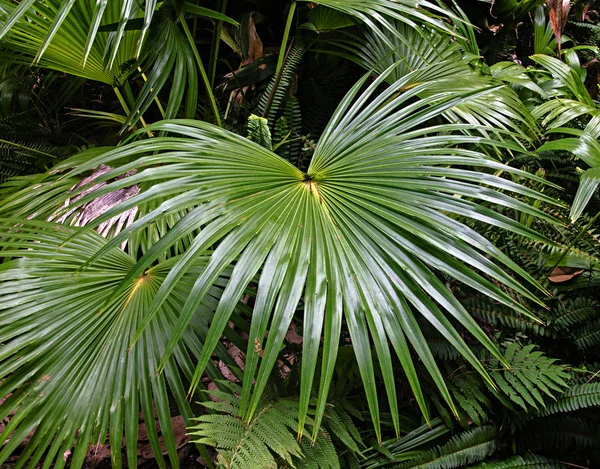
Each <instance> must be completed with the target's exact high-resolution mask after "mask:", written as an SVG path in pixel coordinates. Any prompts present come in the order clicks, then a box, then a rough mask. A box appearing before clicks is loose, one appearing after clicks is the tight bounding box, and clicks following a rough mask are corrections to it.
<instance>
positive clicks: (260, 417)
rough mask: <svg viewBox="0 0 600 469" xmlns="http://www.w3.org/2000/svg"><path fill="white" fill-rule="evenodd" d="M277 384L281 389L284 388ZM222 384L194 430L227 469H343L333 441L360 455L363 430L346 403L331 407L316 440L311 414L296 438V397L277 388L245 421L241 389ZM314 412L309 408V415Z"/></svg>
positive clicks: (192, 431)
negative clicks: (344, 406)
mask: <svg viewBox="0 0 600 469" xmlns="http://www.w3.org/2000/svg"><path fill="white" fill-rule="evenodd" d="M278 384H279V385H280V386H277V388H278V389H282V388H283V387H284V386H285V384H282V383H278ZM222 387H223V390H213V391H209V392H210V395H211V396H212V398H213V399H215V400H211V401H207V402H203V403H202V405H203V406H204V407H205V408H206V409H208V410H209V411H210V412H211V413H208V414H205V415H202V416H200V417H198V418H197V419H195V420H196V421H197V422H198V423H197V424H196V425H195V426H192V427H191V428H190V435H192V437H193V440H194V441H195V442H196V443H202V444H205V445H208V446H212V447H214V448H215V449H216V450H217V451H218V457H217V462H218V463H219V464H220V465H221V466H223V467H225V468H227V469H236V468H239V469H252V468H257V469H258V468H260V469H263V468H277V467H296V468H306V469H339V468H340V464H339V460H340V458H339V456H338V454H337V452H336V447H335V444H334V439H335V440H338V441H339V442H341V445H342V447H344V449H345V450H346V452H347V454H348V455H353V454H357V455H360V449H359V447H358V444H359V443H360V444H362V442H361V438H360V434H359V433H358V429H357V428H356V427H355V426H354V424H353V422H352V420H351V419H350V417H349V416H348V414H347V413H346V412H345V411H344V410H343V409H342V408H341V407H342V406H329V408H328V409H327V412H326V413H325V417H324V420H323V428H321V429H320V430H319V432H318V436H317V438H316V439H315V441H312V440H311V439H310V438H309V437H308V436H307V435H310V434H312V426H313V420H312V419H311V418H310V416H309V417H307V421H306V426H307V427H308V428H307V429H306V431H305V432H304V435H303V437H302V438H301V439H300V440H299V441H297V440H296V436H297V431H298V425H299V424H298V399H297V397H285V398H284V397H278V396H277V393H276V392H275V390H273V391H272V393H271V395H269V393H266V396H265V397H264V398H263V401H262V405H261V407H260V409H259V410H258V411H257V413H256V415H255V417H254V418H253V419H252V420H251V421H250V422H246V421H244V420H242V419H241V418H240V417H239V416H238V411H239V397H238V396H239V395H240V394H241V388H240V387H239V386H238V385H237V384H234V383H230V382H225V383H223V384H222ZM312 411H313V409H312V407H311V408H309V414H311V413H312ZM348 450H349V451H348Z"/></svg>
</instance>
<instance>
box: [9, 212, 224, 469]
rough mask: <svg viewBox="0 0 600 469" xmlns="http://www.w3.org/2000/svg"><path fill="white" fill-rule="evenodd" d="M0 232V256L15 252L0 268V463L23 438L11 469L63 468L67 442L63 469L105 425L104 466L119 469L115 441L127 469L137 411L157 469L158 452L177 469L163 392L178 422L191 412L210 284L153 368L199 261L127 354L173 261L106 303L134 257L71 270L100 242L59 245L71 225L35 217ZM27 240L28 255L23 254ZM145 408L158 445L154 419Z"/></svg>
mask: <svg viewBox="0 0 600 469" xmlns="http://www.w3.org/2000/svg"><path fill="white" fill-rule="evenodd" d="M0 226H1V236H2V237H3V239H4V240H7V239H8V238H10V241H6V242H3V243H2V247H3V248H4V251H3V255H4V256H5V257H6V258H9V257H11V256H13V255H14V256H19V257H18V258H16V259H15V260H12V261H6V262H4V263H3V264H2V269H1V270H0V282H1V283H0V296H1V297H2V304H1V306H0V324H1V328H0V329H1V331H2V332H1V334H0V342H1V343H2V344H3V346H2V349H1V350H0V363H1V365H0V382H1V384H0V390H1V392H2V395H3V396H10V398H8V399H6V400H5V401H4V402H3V404H2V405H1V406H0V415H1V416H2V418H5V417H7V416H8V415H9V414H11V413H12V412H14V415H13V416H12V417H10V421H9V423H8V424H7V425H6V427H5V428H4V430H3V432H2V434H1V438H2V440H3V441H7V444H6V445H4V446H3V448H2V451H1V452H0V461H6V458H7V457H9V456H10V455H11V453H12V452H13V451H14V450H15V449H16V448H17V447H18V446H19V445H20V444H21V443H22V442H23V441H24V440H25V438H27V436H28V435H29V433H30V432H32V431H34V433H33V436H32V437H31V438H30V439H29V441H28V443H27V444H26V446H25V449H24V450H23V452H22V459H21V464H25V463H26V462H27V463H28V465H29V467H31V468H33V467H36V465H37V464H38V463H39V461H40V460H41V459H42V458H44V460H45V463H46V464H47V465H49V464H51V463H52V462H53V461H56V466H55V467H63V466H64V464H65V460H66V457H65V458H63V454H65V452H66V451H70V450H71V449H72V448H73V446H74V445H76V449H75V450H74V451H73V455H72V459H70V465H71V466H72V467H81V465H82V464H83V461H84V458H85V456H86V452H87V447H88V446H89V445H90V444H94V445H95V444H104V441H105V439H106V435H107V429H108V428H110V432H109V434H110V440H109V441H110V446H111V448H112V465H113V467H116V468H119V467H121V446H122V440H123V438H125V441H126V444H127V448H128V450H127V463H128V466H129V467H136V458H137V446H138V424H139V412H140V407H141V410H142V414H143V416H144V420H145V422H146V428H147V430H148V438H149V440H150V444H151V446H152V450H153V452H154V454H155V456H156V458H157V462H158V464H159V467H161V468H165V467H166V464H165V461H164V460H163V457H162V454H161V453H162V451H163V450H164V449H166V450H167V452H168V454H169V459H170V462H171V464H172V466H173V467H178V456H177V450H176V446H175V440H174V437H173V432H172V426H171V417H172V414H171V410H170V403H169V397H168V392H167V387H168V389H169V393H171V394H172V396H173V397H174V399H175V401H176V403H177V407H178V409H179V411H180V412H181V415H182V416H183V418H184V419H185V421H186V422H189V421H190V418H191V416H192V412H191V408H190V406H189V403H188V402H187V400H186V395H185V388H184V384H183V378H184V377H185V376H186V375H187V379H191V377H192V374H193V361H194V358H193V357H197V356H198V353H199V351H200V349H199V343H200V341H201V340H202V337H205V335H206V331H207V321H208V320H209V318H210V314H211V312H212V310H213V309H214V305H215V304H216V302H218V297H219V296H220V294H221V291H222V290H221V288H219V287H218V286H213V287H211V288H210V291H209V292H208V295H207V296H205V298H204V300H203V302H202V304H201V305H200V307H199V308H198V309H197V310H196V313H195V314H194V318H193V319H192V321H191V323H190V327H189V328H188V329H187V330H186V332H185V334H184V335H183V337H182V340H181V341H180V342H179V343H178V344H177V346H176V348H175V350H174V355H173V357H172V358H171V359H169V360H168V362H167V363H166V364H165V372H164V373H163V374H161V375H157V374H156V368H157V367H158V363H159V361H160V357H161V355H162V351H163V350H164V349H165V346H166V344H167V342H168V340H169V336H170V334H171V331H172V330H173V327H174V325H175V324H176V322H177V319H178V315H179V311H181V308H182V305H183V303H182V302H183V301H185V294H186V291H187V289H188V288H190V287H191V285H192V284H193V279H194V277H195V276H197V275H199V274H200V272H202V270H203V269H204V267H205V266H206V261H207V260H208V258H207V257H202V258H198V259H196V261H195V262H194V265H193V266H191V270H190V271H189V272H188V274H187V275H186V276H184V277H183V278H182V279H181V282H180V283H179V284H178V286H177V287H176V288H175V289H174V290H173V295H172V296H171V297H170V299H169V301H167V302H165V303H164V304H163V305H162V306H161V308H160V311H158V312H157V314H156V315H154V318H153V319H152V321H151V323H150V324H149V325H148V327H147V328H146V329H145V332H144V333H143V334H142V335H141V336H140V337H139V340H138V343H137V346H136V347H135V348H134V349H132V350H128V345H129V343H130V342H131V341H132V339H133V336H134V334H135V331H136V329H137V328H138V327H139V325H140V324H141V323H142V322H144V320H145V311H147V310H148V306H149V304H150V303H151V302H152V299H153V298H154V296H155V295H156V291H157V290H158V289H159V288H160V286H161V284H162V282H163V281H164V279H165V277H166V275H167V274H168V272H169V270H170V267H171V266H172V265H173V264H174V262H175V259H170V260H167V261H165V262H161V263H157V264H156V265H154V266H153V267H151V268H149V269H147V270H145V271H144V272H143V273H142V275H140V276H139V277H137V278H132V279H129V280H126V281H125V283H126V285H124V286H125V288H124V290H123V291H122V292H121V293H120V294H119V295H117V296H115V297H112V299H110V298H111V294H112V292H113V291H114V289H115V286H117V285H119V284H122V283H123V281H124V279H125V277H126V276H127V273H128V272H129V271H130V269H131V267H132V266H133V265H135V260H134V259H132V258H131V257H130V256H128V255H127V254H126V253H124V252H123V251H121V250H120V249H118V248H113V249H109V251H108V252H107V253H106V255H105V256H103V259H102V260H101V261H99V262H97V263H95V264H94V265H93V266H91V267H89V268H88V269H86V270H80V268H81V267H82V265H83V263H84V262H85V259H87V258H89V257H90V256H93V254H94V253H95V252H97V251H98V250H99V249H102V248H104V247H106V246H107V241H106V240H105V239H104V238H102V237H101V236H99V235H98V234H96V233H95V232H93V231H92V232H88V233H85V234H83V235H82V236H78V237H77V239H76V240H69V237H70V236H71V235H72V234H73V232H74V229H70V228H68V227H66V226H65V225H57V224H52V223H44V222H41V221H36V222H31V223H20V226H19V227H18V229H15V228H14V221H11V220H2V222H1V225H0ZM34 233H35V234H34ZM34 238H35V240H36V241H35V247H36V248H35V249H28V248H30V247H31V246H32V245H33V244H32V242H31V241H32V240H33V239H34ZM21 248H25V249H21ZM224 275H227V274H226V273H225V272H224ZM223 278H225V277H223ZM217 283H219V282H217ZM221 283H222V282H221ZM107 299H110V301H108V302H107ZM222 352H223V351H222ZM223 354H224V355H227V353H226V352H223V353H221V356H223ZM211 365H212V363H211ZM209 374H210V375H211V376H212V377H213V379H214V378H218V377H220V374H219V373H218V371H216V369H215V367H214V366H211V367H209ZM155 411H156V415H157V420H158V423H159V426H160V429H161V434H162V437H163V441H164V449H163V448H161V445H160V443H159V433H158V431H157V428H156V426H155V423H154V422H155ZM28 458H31V459H30V460H29V461H28Z"/></svg>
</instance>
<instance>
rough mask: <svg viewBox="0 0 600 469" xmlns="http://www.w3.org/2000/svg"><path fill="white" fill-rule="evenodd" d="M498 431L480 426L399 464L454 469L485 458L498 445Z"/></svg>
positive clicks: (429, 468)
mask: <svg viewBox="0 0 600 469" xmlns="http://www.w3.org/2000/svg"><path fill="white" fill-rule="evenodd" d="M497 437H498V432H497V430H496V429H495V428H494V427H491V426H488V427H478V428H474V429H472V430H469V431H466V432H463V433H459V434H458V435H456V436H454V437H452V438H451V439H450V441H448V443H446V444H444V445H442V446H437V447H435V448H433V449H431V450H429V451H427V452H425V453H424V454H422V455H421V456H419V457H417V458H415V459H414V460H412V461H410V462H408V463H406V464H403V465H401V466H399V467H400V468H401V469H408V468H427V469H452V468H455V467H464V466H466V465H467V464H473V463H476V462H480V461H482V460H484V459H485V458H486V457H488V456H489V455H491V454H492V453H494V451H496V449H497V446H498V441H497Z"/></svg>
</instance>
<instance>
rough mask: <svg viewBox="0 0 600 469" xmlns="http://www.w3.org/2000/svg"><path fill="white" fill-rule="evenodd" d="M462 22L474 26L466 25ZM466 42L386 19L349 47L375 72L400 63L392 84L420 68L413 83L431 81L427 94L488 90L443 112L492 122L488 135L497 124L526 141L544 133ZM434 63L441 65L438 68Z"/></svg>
mask: <svg viewBox="0 0 600 469" xmlns="http://www.w3.org/2000/svg"><path fill="white" fill-rule="evenodd" d="M461 26H463V28H462V29H465V30H468V31H469V30H470V29H469V28H468V27H467V25H463V24H461ZM471 40H474V38H472V39H471ZM464 45H465V42H464V41H460V42H459V41H453V40H452V39H451V37H450V36H449V35H447V34H441V33H440V32H438V31H435V30H431V29H426V28H424V27H421V26H417V27H411V26H408V25H407V24H403V23H399V22H391V23H390V22H386V21H382V23H381V25H380V26H374V27H372V28H370V29H369V30H367V31H366V33H365V36H364V38H363V39H359V40H358V41H356V42H354V44H350V45H349V46H348V47H349V48H350V50H351V52H352V54H353V57H354V60H356V61H357V62H358V63H359V64H361V65H362V66H363V67H365V68H366V69H369V70H373V71H374V72H376V73H381V72H383V71H385V70H387V69H388V68H389V67H390V66H392V65H393V64H396V67H395V69H394V71H393V72H392V73H390V74H389V75H388V76H387V79H386V81H387V82H388V83H390V84H391V83H394V82H395V81H397V80H398V79H400V78H401V77H403V76H406V75H407V74H409V73H411V72H413V71H416V70H421V73H419V74H413V75H412V76H413V77H414V82H413V83H411V84H410V85H414V84H417V83H422V82H424V81H428V82H431V86H430V87H428V89H427V91H426V93H427V95H431V94H435V93H438V92H443V91H453V92H457V93H460V92H466V91H469V90H481V91H484V90H487V91H488V92H487V93H482V94H481V95H480V96H479V97H478V98H477V99H471V100H469V101H468V102H463V103H460V104H459V105H457V106H455V107H453V108H451V109H448V110H446V111H445V112H444V117H445V118H446V119H447V120H449V121H450V122H466V123H471V124H475V125H478V126H482V127H488V128H489V130H487V131H486V133H485V134H490V133H493V132H494V130H493V129H496V130H508V131H510V132H512V133H513V134H514V135H515V136H517V137H518V139H517V141H522V142H523V143H524V144H525V143H527V142H529V141H530V140H531V139H534V138H536V136H537V135H538V133H539V129H538V127H537V123H536V121H535V119H534V118H533V117H532V116H531V114H530V113H529V111H528V110H527V109H526V108H525V106H524V105H523V103H522V102H521V100H520V99H519V97H518V95H517V94H516V93H515V92H514V91H513V90H512V89H511V88H510V87H508V86H502V85H503V83H502V82H501V81H500V80H497V79H495V78H493V77H492V76H491V75H489V74H486V73H484V72H483V71H482V69H480V68H477V67H475V66H473V65H471V64H470V63H469V62H470V61H472V60H474V59H476V58H477V57H476V56H470V55H469V54H468V53H467V52H468V51H466V50H463V46H464ZM432 64H438V65H439V66H438V67H435V68H433V67H431V65H432ZM424 93H425V92H424ZM423 96H425V94H423Z"/></svg>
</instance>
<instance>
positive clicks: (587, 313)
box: [551, 297, 597, 329]
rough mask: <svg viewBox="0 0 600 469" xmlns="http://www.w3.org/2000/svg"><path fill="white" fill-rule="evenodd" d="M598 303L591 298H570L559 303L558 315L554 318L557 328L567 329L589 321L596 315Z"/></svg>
mask: <svg viewBox="0 0 600 469" xmlns="http://www.w3.org/2000/svg"><path fill="white" fill-rule="evenodd" d="M596 307H597V304H596V302H595V301H594V300H592V299H591V298H582V297H578V298H574V299H572V298H568V299H566V300H564V301H561V302H560V303H559V304H558V307H557V308H556V309H557V313H558V314H557V316H556V317H555V318H553V319H552V323H551V324H552V326H553V327H555V328H556V329H567V328H569V327H570V326H573V325H575V324H580V323H582V322H585V321H588V320H589V319H592V318H594V316H596Z"/></svg>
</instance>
